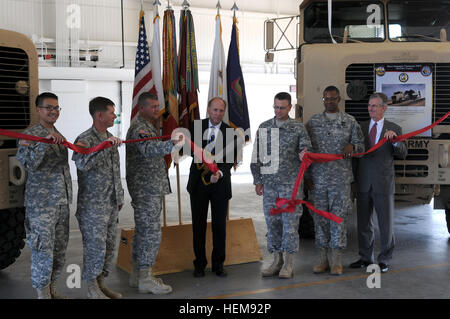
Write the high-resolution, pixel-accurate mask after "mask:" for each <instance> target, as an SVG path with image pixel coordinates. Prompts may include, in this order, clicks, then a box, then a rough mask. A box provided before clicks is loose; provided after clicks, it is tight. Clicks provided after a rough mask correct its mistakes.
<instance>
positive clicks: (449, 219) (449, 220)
mask: <svg viewBox="0 0 450 319" xmlns="http://www.w3.org/2000/svg"><path fill="white" fill-rule="evenodd" d="M445 219H447V230H448V232H449V233H450V209H446V210H445Z"/></svg>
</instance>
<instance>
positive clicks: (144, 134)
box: [139, 130, 150, 138]
mask: <svg viewBox="0 0 450 319" xmlns="http://www.w3.org/2000/svg"><path fill="white" fill-rule="evenodd" d="M139 137H140V138H146V137H150V133H149V132H146V131H144V130H139Z"/></svg>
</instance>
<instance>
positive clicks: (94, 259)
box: [75, 200, 119, 282]
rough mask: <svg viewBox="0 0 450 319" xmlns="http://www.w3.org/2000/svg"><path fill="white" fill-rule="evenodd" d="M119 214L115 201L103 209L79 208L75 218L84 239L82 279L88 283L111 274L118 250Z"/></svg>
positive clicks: (105, 205) (106, 204)
mask: <svg viewBox="0 0 450 319" xmlns="http://www.w3.org/2000/svg"><path fill="white" fill-rule="evenodd" d="M79 205H80V204H79ZM118 213H119V209H118V206H117V204H116V201H115V200H111V202H108V203H105V204H104V205H103V207H102V208H101V209H92V208H91V209H89V208H82V209H80V207H79V208H78V210H77V213H76V215H75V216H76V217H77V220H78V224H79V225H80V230H81V235H82V238H83V274H82V279H83V280H84V281H86V282H93V281H94V280H95V279H96V278H97V277H98V276H100V275H103V276H104V277H107V276H108V274H109V271H110V269H111V264H112V259H113V257H114V253H115V250H116V237H117V217H118Z"/></svg>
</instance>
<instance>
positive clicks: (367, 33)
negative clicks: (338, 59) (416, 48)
mask: <svg viewBox="0 0 450 319" xmlns="http://www.w3.org/2000/svg"><path fill="white" fill-rule="evenodd" d="M332 9H333V12H332V22H331V24H332V29H331V32H332V35H333V38H334V40H335V41H336V42H340V43H341V42H343V39H344V34H345V33H348V35H347V42H376V41H384V39H385V32H384V6H383V4H382V3H381V2H378V1H374V2H370V3H367V2H362V1H343V2H333V4H332ZM304 25H305V28H304V30H305V32H304V39H305V41H306V42H310V43H330V42H332V41H331V37H330V32H329V30H328V3H327V2H317V3H312V4H311V5H310V6H308V7H307V8H306V9H305V14H304Z"/></svg>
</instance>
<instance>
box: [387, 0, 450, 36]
mask: <svg viewBox="0 0 450 319" xmlns="http://www.w3.org/2000/svg"><path fill="white" fill-rule="evenodd" d="M387 14H388V16H387V18H388V22H389V39H390V40H391V41H409V42H436V41H440V33H441V29H444V30H446V31H447V33H448V32H450V1H436V2H435V1H429V0H414V1H400V0H393V1H390V2H389V3H388V5H387ZM449 36H450V35H449Z"/></svg>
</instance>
